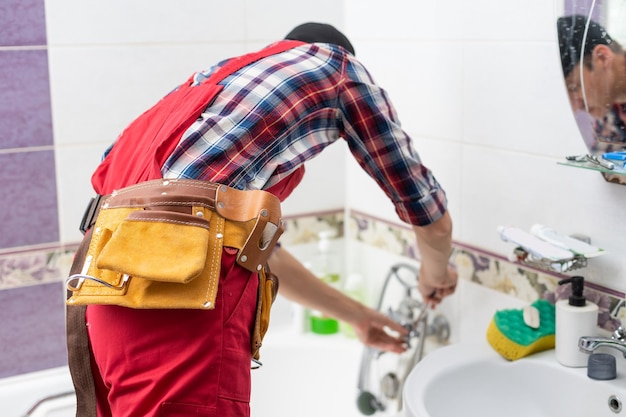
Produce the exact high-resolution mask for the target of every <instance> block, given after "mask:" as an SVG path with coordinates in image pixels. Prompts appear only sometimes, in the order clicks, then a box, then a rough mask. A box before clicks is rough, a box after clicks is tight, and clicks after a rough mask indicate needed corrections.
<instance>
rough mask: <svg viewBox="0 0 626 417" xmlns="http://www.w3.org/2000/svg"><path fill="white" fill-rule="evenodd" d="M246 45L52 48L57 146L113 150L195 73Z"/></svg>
mask: <svg viewBox="0 0 626 417" xmlns="http://www.w3.org/2000/svg"><path fill="white" fill-rule="evenodd" d="M242 52H243V44H241V43H240V44H226V45H224V44H221V45H220V44H214V45H208V44H195V45H176V46H156V45H155V46H138V45H125V46H100V47H72V48H63V47H56V48H54V47H53V48H51V49H50V51H49V62H50V64H49V65H50V83H51V100H52V106H53V126H54V131H55V135H54V136H55V142H56V143H57V144H65V143H86V142H91V143H93V142H100V143H102V144H103V145H104V146H108V144H110V143H111V142H112V141H113V140H114V139H115V138H116V137H117V136H118V135H119V133H120V132H121V131H122V130H123V129H124V128H125V127H126V126H127V125H128V124H129V123H130V122H131V121H132V120H133V119H134V118H135V117H137V116H139V115H140V114H141V113H143V112H144V111H145V110H147V109H148V108H149V107H150V106H152V105H153V104H154V103H156V102H157V101H158V100H159V99H160V98H161V97H163V96H164V95H165V94H167V93H168V92H169V91H171V90H172V89H173V88H175V87H176V86H177V85H179V84H181V83H182V82H184V81H185V80H187V79H188V77H189V76H190V75H191V74H192V73H194V72H195V71H198V70H202V69H205V68H208V67H209V66H211V65H213V64H214V63H215V62H216V61H217V60H220V59H223V58H226V57H229V56H233V55H237V54H240V53H242Z"/></svg>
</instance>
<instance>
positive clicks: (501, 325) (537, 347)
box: [487, 300, 555, 361]
mask: <svg viewBox="0 0 626 417" xmlns="http://www.w3.org/2000/svg"><path fill="white" fill-rule="evenodd" d="M531 306H532V307H534V308H535V309H536V311H535V313H537V312H538V319H539V320H538V323H529V320H528V318H527V320H524V310H523V309H517V310H500V311H497V312H496V314H495V315H494V316H493V319H492V320H491V323H490V324H489V328H488V329H487V341H488V342H489V344H490V345H491V347H493V348H494V349H495V351H496V352H498V353H499V354H500V355H502V356H503V357H505V358H506V359H508V360H510V361H514V360H516V359H519V358H523V357H524V356H528V355H531V354H533V353H536V352H540V351H542V350H547V349H552V348H553V347H554V333H555V328H554V305H552V304H550V302H548V301H546V300H537V301H535V302H534V303H532V304H531ZM535 318H536V317H535ZM531 321H533V320H531Z"/></svg>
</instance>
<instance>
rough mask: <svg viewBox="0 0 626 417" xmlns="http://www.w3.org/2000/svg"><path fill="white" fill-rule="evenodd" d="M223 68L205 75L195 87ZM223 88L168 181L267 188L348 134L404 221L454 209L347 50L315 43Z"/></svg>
mask: <svg viewBox="0 0 626 417" xmlns="http://www.w3.org/2000/svg"><path fill="white" fill-rule="evenodd" d="M222 64H223V62H222V63H220V64H218V65H216V66H215V67H213V68H211V69H209V70H207V71H204V72H199V73H197V74H196V75H195V77H194V79H195V82H196V83H200V82H202V81H203V80H204V79H206V78H207V77H208V76H210V74H211V73H212V72H213V71H214V70H215V69H216V68H218V67H220V66H221V65H222ZM221 84H223V85H224V88H223V90H222V91H221V92H220V94H219V95H218V96H217V97H216V98H215V99H214V100H213V102H212V103H210V104H209V105H208V107H207V108H206V109H205V111H204V112H203V114H202V115H201V117H200V118H199V119H198V120H197V121H196V122H195V123H194V124H193V125H192V126H191V127H190V128H189V129H188V130H187V131H186V132H185V133H184V135H183V137H182V138H181V140H180V142H179V144H178V146H177V147H176V149H175V150H174V152H173V153H172V154H171V156H170V157H169V158H168V159H167V161H166V162H165V165H164V166H163V169H162V173H163V176H164V177H165V178H192V179H203V180H208V181H213V182H217V183H221V184H227V185H229V186H231V187H234V188H238V189H243V190H245V189H267V188H269V187H271V186H272V185H275V184H276V183H278V182H280V181H281V180H283V179H285V178H286V177H288V176H289V175H290V174H291V173H293V172H294V171H295V170H297V169H298V168H299V167H301V166H302V164H304V163H305V162H306V161H307V160H309V159H311V158H313V157H315V156H316V155H318V154H319V153H320V152H321V151H322V150H323V149H324V148H326V147H327V146H328V145H330V144H332V143H334V142H335V141H337V140H338V139H340V138H341V139H344V140H345V141H346V142H347V144H348V147H349V149H350V151H351V152H352V154H353V155H354V157H355V159H356V160H357V161H358V163H359V164H360V166H361V167H362V168H363V169H364V170H365V171H366V172H367V173H368V174H369V175H370V176H371V177H372V178H373V179H374V180H375V181H376V182H377V183H378V185H379V186H380V187H381V188H382V190H384V192H385V193H386V194H387V196H388V197H389V198H390V199H391V201H392V202H393V204H394V205H395V207H396V211H397V213H398V215H399V217H400V218H401V219H402V220H403V221H405V222H407V223H409V224H413V225H426V224H430V223H432V222H433V221H435V220H437V219H438V218H439V217H441V215H442V214H443V213H444V211H445V210H446V204H447V202H446V196H445V192H444V191H443V189H442V188H441V187H440V185H439V183H438V182H437V181H436V179H435V178H434V176H433V175H432V173H431V171H430V170H429V169H428V168H426V167H425V166H424V165H422V163H421V161H420V158H419V156H418V155H417V153H416V152H415V150H414V149H413V147H412V144H411V139H410V138H409V136H408V135H407V134H406V133H405V132H404V131H403V130H402V128H401V127H400V122H399V121H398V118H397V115H396V112H395V110H394V108H393V105H392V104H391V102H390V100H389V97H388V96H387V94H386V92H385V91H384V90H383V89H382V88H380V87H379V86H378V85H377V84H376V83H375V82H374V80H373V79H372V77H371V76H370V74H369V73H368V71H367V70H366V69H365V67H364V66H363V65H362V64H361V63H360V62H359V61H358V60H357V59H356V58H355V57H354V56H352V55H350V54H349V53H347V52H346V51H345V50H344V49H343V48H341V47H337V46H335V45H330V44H305V45H302V46H299V47H297V48H294V49H290V50H288V51H286V52H283V53H279V54H276V55H272V56H270V57H267V58H263V59H261V60H259V61H257V62H255V63H253V64H251V65H248V66H246V67H244V68H243V69H241V70H239V71H237V72H235V73H234V74H232V75H231V76H228V77H227V78H226V79H224V80H223V81H222V83H221Z"/></svg>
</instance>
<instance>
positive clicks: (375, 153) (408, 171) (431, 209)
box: [339, 58, 447, 226]
mask: <svg viewBox="0 0 626 417" xmlns="http://www.w3.org/2000/svg"><path fill="white" fill-rule="evenodd" d="M343 75H344V79H343V82H342V86H341V91H340V104H339V111H340V114H339V119H340V123H341V126H340V129H341V131H342V135H343V137H344V138H345V140H346V142H347V143H348V147H349V148H350V151H351V152H352V154H353V155H354V157H355V158H356V160H357V162H358V163H359V165H360V166H361V167H362V168H363V169H364V170H365V171H366V172H367V173H368V174H369V175H370V176H371V177H372V178H373V179H374V180H375V181H376V183H377V184H378V185H379V187H380V188H381V189H382V190H383V191H384V192H385V194H386V195H387V196H388V197H389V198H390V200H391V201H392V202H393V204H394V206H395V208H396V212H397V214H398V216H399V217H400V219H401V220H402V221H404V222H407V223H409V224H411V225H416V226H425V225H428V224H430V223H432V222H434V221H436V220H437V219H439V218H440V217H441V216H442V215H443V214H444V213H445V211H446V207H447V199H446V194H445V191H444V190H443V188H442V187H441V186H440V184H439V183H438V182H437V180H436V179H435V177H434V175H433V174H432V172H431V171H430V169H428V168H427V167H426V166H425V165H424V164H422V162H421V160H420V157H419V155H418V154H417V152H416V151H415V149H414V148H413V144H412V141H411V138H410V137H409V135H408V134H407V133H406V132H405V131H404V130H403V129H402V127H401V125H400V122H399V120H398V117H397V115H396V111H395V109H394V107H393V104H392V103H391V101H390V100H389V97H388V96H387V93H386V92H385V91H384V90H383V89H382V88H381V87H379V86H378V85H377V84H376V83H375V82H374V81H373V79H372V77H371V76H370V75H369V73H368V72H367V70H366V69H365V68H364V67H363V66H362V65H361V64H360V63H359V62H358V61H356V60H355V59H352V58H351V59H349V60H347V61H346V62H345V64H344V71H343Z"/></svg>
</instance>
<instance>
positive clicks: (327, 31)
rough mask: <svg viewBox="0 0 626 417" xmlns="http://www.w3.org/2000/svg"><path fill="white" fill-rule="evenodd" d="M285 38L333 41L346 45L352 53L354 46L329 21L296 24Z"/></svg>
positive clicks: (336, 43)
mask: <svg viewBox="0 0 626 417" xmlns="http://www.w3.org/2000/svg"><path fill="white" fill-rule="evenodd" d="M285 39H291V40H296V41H302V42H307V43H315V42H323V43H332V44H334V45H339V46H342V47H344V48H345V49H346V50H348V52H350V53H351V54H352V55H356V54H355V53H354V47H353V46H352V44H351V43H350V41H349V40H348V38H347V37H346V35H344V34H343V33H341V32H340V31H338V30H337V29H336V28H335V27H334V26H332V25H329V24H327V23H314V22H309V23H303V24H301V25H298V26H296V27H295V28H293V29H292V30H291V32H289V33H288V34H287V36H285Z"/></svg>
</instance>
